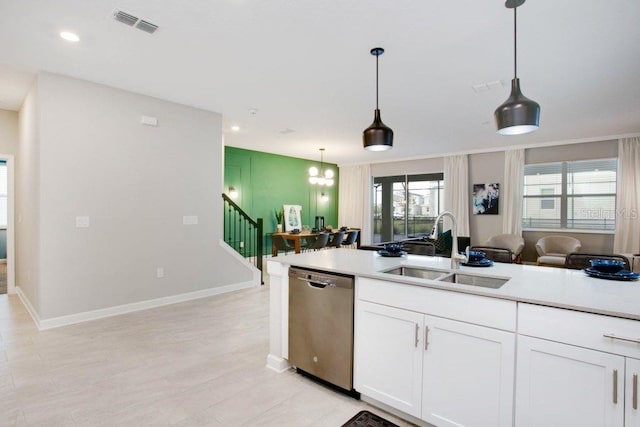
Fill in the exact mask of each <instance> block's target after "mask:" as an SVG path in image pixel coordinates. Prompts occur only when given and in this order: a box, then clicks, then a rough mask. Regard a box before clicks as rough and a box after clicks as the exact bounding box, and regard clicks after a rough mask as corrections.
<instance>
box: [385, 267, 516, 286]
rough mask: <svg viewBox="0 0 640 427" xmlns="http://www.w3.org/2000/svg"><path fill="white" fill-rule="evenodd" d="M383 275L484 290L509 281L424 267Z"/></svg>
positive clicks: (394, 269)
mask: <svg viewBox="0 0 640 427" xmlns="http://www.w3.org/2000/svg"><path fill="white" fill-rule="evenodd" d="M382 273H387V274H395V275H397V276H406V277H417V278H420V279H429V280H436V281H438V282H445V283H458V284H461V285H471V286H480V287H483V288H491V289H498V288H500V287H502V285H504V284H505V283H507V281H508V280H509V279H504V278H500V277H491V276H482V275H477V274H467V273H461V272H458V271H454V272H451V271H448V270H438V269H432V268H423V267H410V266H400V267H395V268H392V269H390V270H385V271H382Z"/></svg>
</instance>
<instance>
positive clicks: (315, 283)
mask: <svg viewBox="0 0 640 427" xmlns="http://www.w3.org/2000/svg"><path fill="white" fill-rule="evenodd" d="M298 280H302V281H303V282H305V283H306V284H307V285H309V287H311V288H316V289H324V288H326V287H327V286H329V287H332V288H335V287H336V284H335V283H331V282H329V281H326V282H321V281H319V280H312V279H305V278H303V277H298Z"/></svg>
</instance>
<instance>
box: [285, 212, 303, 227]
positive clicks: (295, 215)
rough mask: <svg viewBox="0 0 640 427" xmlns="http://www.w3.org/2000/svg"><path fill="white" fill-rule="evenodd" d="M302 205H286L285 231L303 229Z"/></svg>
mask: <svg viewBox="0 0 640 427" xmlns="http://www.w3.org/2000/svg"><path fill="white" fill-rule="evenodd" d="M301 211H302V206H300V205H284V231H287V232H289V231H291V230H294V229H296V228H297V229H298V230H301V229H302V215H301V213H300V212H301Z"/></svg>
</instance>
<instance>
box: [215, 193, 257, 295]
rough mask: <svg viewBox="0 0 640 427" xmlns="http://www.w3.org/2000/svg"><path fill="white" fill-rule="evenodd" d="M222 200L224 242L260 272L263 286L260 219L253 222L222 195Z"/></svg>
mask: <svg viewBox="0 0 640 427" xmlns="http://www.w3.org/2000/svg"><path fill="white" fill-rule="evenodd" d="M222 200H223V201H224V213H223V218H224V241H225V242H226V243H227V244H228V245H229V246H231V247H232V248H233V249H234V250H235V251H236V252H238V253H239V254H240V255H242V256H243V257H244V258H245V259H246V260H247V261H249V262H250V263H251V264H253V265H254V266H255V267H256V268H257V269H258V270H260V283H262V284H264V280H263V274H262V256H263V255H264V248H263V242H262V236H263V235H264V234H263V227H262V218H258V219H256V220H254V219H253V218H251V217H250V216H249V215H247V214H246V213H245V211H243V210H242V208H240V206H238V205H236V204H235V203H234V201H233V200H231V199H230V198H229V196H227V195H226V194H224V193H223V194H222Z"/></svg>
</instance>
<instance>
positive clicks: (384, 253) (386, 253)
mask: <svg viewBox="0 0 640 427" xmlns="http://www.w3.org/2000/svg"><path fill="white" fill-rule="evenodd" d="M406 254H407V253H406V252H405V251H400V252H389V251H388V250H386V249H380V250H379V251H378V255H380V256H384V257H389V258H399V257H401V256H404V255H406Z"/></svg>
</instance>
